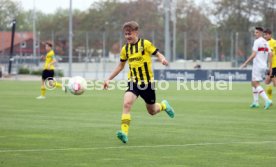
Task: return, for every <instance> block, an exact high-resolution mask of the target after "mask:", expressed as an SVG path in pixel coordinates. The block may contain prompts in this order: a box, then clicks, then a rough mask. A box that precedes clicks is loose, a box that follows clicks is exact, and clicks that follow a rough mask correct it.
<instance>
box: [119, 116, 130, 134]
mask: <svg viewBox="0 0 276 167" xmlns="http://www.w3.org/2000/svg"><path fill="white" fill-rule="evenodd" d="M130 120H131V119H130V114H122V123H121V130H122V131H123V132H124V133H125V134H126V135H128V129H129V124H130Z"/></svg>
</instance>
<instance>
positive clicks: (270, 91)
mask: <svg viewBox="0 0 276 167" xmlns="http://www.w3.org/2000/svg"><path fill="white" fill-rule="evenodd" d="M266 94H267V96H268V98H269V99H270V100H272V85H268V86H267V88H266Z"/></svg>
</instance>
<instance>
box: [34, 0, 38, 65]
mask: <svg viewBox="0 0 276 167" xmlns="http://www.w3.org/2000/svg"><path fill="white" fill-rule="evenodd" d="M33 5H34V6H33V58H34V63H35V64H37V63H36V62H37V61H38V60H37V61H36V27H35V19H36V14H35V0H34V1H33Z"/></svg>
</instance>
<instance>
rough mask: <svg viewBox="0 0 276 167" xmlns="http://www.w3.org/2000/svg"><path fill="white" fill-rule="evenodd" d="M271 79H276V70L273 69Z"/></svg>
mask: <svg viewBox="0 0 276 167" xmlns="http://www.w3.org/2000/svg"><path fill="white" fill-rule="evenodd" d="M271 78H276V68H272V74H271Z"/></svg>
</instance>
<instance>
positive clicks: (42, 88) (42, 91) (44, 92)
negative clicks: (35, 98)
mask: <svg viewBox="0 0 276 167" xmlns="http://www.w3.org/2000/svg"><path fill="white" fill-rule="evenodd" d="M40 94H41V96H45V94H46V88H45V87H44V86H41V88H40Z"/></svg>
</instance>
